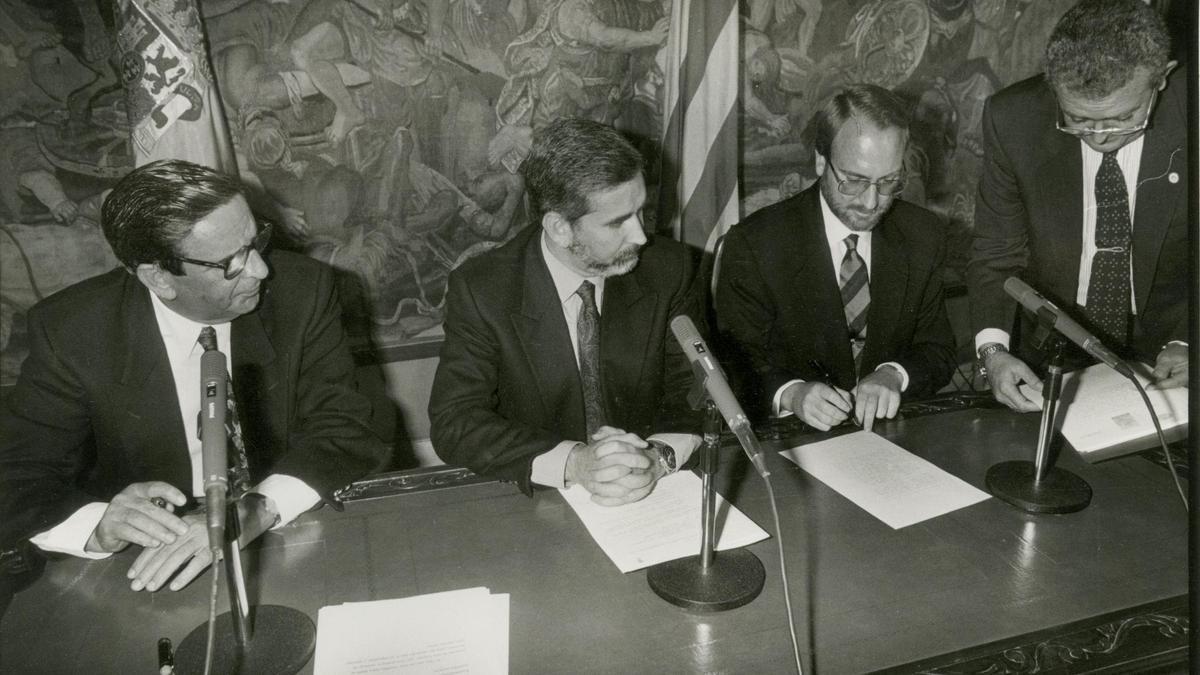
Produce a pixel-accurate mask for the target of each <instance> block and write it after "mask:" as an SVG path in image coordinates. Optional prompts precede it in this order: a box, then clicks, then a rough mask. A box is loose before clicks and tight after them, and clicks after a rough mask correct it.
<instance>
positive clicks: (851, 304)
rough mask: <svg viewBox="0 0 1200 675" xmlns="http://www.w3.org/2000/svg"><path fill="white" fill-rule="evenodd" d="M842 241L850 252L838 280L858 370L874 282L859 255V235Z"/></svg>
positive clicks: (855, 364)
mask: <svg viewBox="0 0 1200 675" xmlns="http://www.w3.org/2000/svg"><path fill="white" fill-rule="evenodd" d="M842 242H843V243H845V244H846V255H845V256H843V257H842V267H841V269H840V270H839V271H838V284H839V286H841V290H842V305H843V307H844V308H845V310H846V329H847V331H848V333H849V336H850V352H851V353H852V354H853V356H854V370H855V372H857V371H858V368H859V365H860V364H861V362H862V350H863V345H864V344H865V343H866V341H867V308H868V307H870V306H871V286H870V284H869V283H868V281H869V280H868V279H867V265H866V263H865V262H863V259H862V256H860V255H858V248H857V247H858V235H857V234H851V235H849V236H847V237H846V238H845V239H843V240H842Z"/></svg>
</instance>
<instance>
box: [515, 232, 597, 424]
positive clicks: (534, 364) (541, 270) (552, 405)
mask: <svg viewBox="0 0 1200 675" xmlns="http://www.w3.org/2000/svg"><path fill="white" fill-rule="evenodd" d="M531 229H533V232H531V235H530V237H529V241H528V242H527V244H526V246H525V252H524V256H523V259H524V270H523V277H524V284H523V289H522V294H521V306H520V308H519V310H518V312H517V313H516V314H514V315H513V317H512V321H513V328H514V330H515V332H516V335H517V338H518V340H519V341H520V343H521V348H522V349H523V350H524V352H525V359H526V367H527V369H528V372H529V373H531V374H532V376H533V381H534V384H535V385H536V387H537V393H538V396H540V397H541V400H542V410H545V411H547V418H548V423H552V422H554V421H555V420H554V418H555V417H556V416H559V415H562V416H564V419H562V420H560V421H558V424H557V425H556V426H559V427H560V428H561V429H563V430H565V431H569V432H571V433H577V434H578V436H577V437H579V438H582V437H583V435H584V430H585V429H586V426H587V425H586V424H585V422H584V415H583V390H582V388H581V386H580V384H579V366H578V364H577V363H576V362H575V350H574V348H573V347H572V345H571V335H570V333H569V332H568V331H567V323H566V321H564V320H563V314H562V309H561V307H562V303H561V302H559V299H558V292H557V291H556V290H555V289H554V281H553V280H552V279H551V278H550V271H549V270H548V269H547V268H546V262H545V260H543V259H542V250H541V231H542V230H541V228H540V227H536V228H532V227H531Z"/></svg>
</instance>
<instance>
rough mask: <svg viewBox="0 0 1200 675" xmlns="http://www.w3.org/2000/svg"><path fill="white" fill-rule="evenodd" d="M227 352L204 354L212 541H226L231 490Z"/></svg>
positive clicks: (204, 439) (203, 419)
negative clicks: (227, 427)
mask: <svg viewBox="0 0 1200 675" xmlns="http://www.w3.org/2000/svg"><path fill="white" fill-rule="evenodd" d="M226 372H227V371H226V369H225V355H224V354H222V353H221V352H220V351H218V350H216V349H209V350H206V351H205V352H204V353H203V354H202V355H201V356H200V455H201V467H202V471H203V475H204V497H205V501H206V508H207V510H208V545H209V547H210V548H212V549H213V550H214V551H217V550H220V549H221V545H222V544H223V543H224V542H225V497H226V495H227V494H228V492H229V458H228V457H227V452H228V446H227V445H226V443H227V440H226V437H225V412H226V399H227V397H228V396H229V391H228V387H229V379H228V376H227V375H226Z"/></svg>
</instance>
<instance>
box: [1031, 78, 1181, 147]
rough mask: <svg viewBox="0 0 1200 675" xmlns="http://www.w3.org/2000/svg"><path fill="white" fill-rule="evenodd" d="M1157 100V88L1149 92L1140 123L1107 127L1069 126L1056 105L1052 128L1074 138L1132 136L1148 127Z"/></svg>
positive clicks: (1060, 109)
mask: <svg viewBox="0 0 1200 675" xmlns="http://www.w3.org/2000/svg"><path fill="white" fill-rule="evenodd" d="M1157 100H1158V89H1157V88H1155V89H1154V91H1152V92H1151V93H1150V102H1149V103H1148V104H1146V116H1145V117H1143V118H1142V121H1141V123H1140V124H1137V125H1135V126H1132V127H1109V128H1107V129H1086V128H1082V127H1069V126H1067V125H1066V121H1067V120H1066V118H1065V117H1064V113H1063V109H1062V106H1061V105H1060V106H1058V115H1057V117H1056V118H1055V120H1054V128H1055V129H1058V130H1059V131H1061V132H1063V133H1064V134H1067V135H1068V136H1074V137H1075V138H1087V137H1088V136H1132V135H1134V134H1137V133H1141V132H1143V131H1145V130H1146V129H1148V128H1149V127H1150V113H1151V111H1153V110H1154V103H1155V102H1156V101H1157Z"/></svg>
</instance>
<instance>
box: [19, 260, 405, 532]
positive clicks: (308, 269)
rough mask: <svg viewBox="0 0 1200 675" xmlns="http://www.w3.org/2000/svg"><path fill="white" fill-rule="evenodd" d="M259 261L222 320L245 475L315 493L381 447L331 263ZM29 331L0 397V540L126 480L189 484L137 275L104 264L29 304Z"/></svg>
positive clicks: (382, 452)
mask: <svg viewBox="0 0 1200 675" xmlns="http://www.w3.org/2000/svg"><path fill="white" fill-rule="evenodd" d="M270 265H271V269H272V273H271V276H270V278H269V279H268V280H267V281H266V282H265V283H264V288H265V290H264V293H263V298H262V301H261V303H260V305H259V307H258V309H257V310H256V311H254V312H252V313H250V314H247V315H244V316H241V317H238V318H237V319H235V320H234V321H233V322H232V324H231V338H230V339H231V341H232V343H233V362H232V374H233V380H234V389H235V393H236V395H237V397H238V403H239V406H240V407H239V418H240V420H241V422H242V427H243V434H244V435H245V438H246V442H247V446H248V455H249V460H250V471H251V475H252V478H253V479H254V480H256V481H257V480H261V479H262V478H264V477H265V476H266V475H268V474H271V473H283V474H287V475H290V476H294V477H296V478H299V479H300V480H302V481H304V482H305V483H307V484H308V485H309V486H311V487H312V488H313V489H314V490H316V491H317V492H319V493H320V494H321V495H322V496H323V497H324V498H326V499H329V498H330V497H331V495H332V492H333V491H334V490H335V489H337V488H339V487H341V486H343V485H345V484H347V483H349V482H350V481H352V480H354V479H356V478H358V477H360V476H362V475H363V474H366V473H368V472H370V471H372V470H374V469H376V468H377V467H378V466H380V464H381V462H383V461H384V460H385V458H386V455H387V449H386V447H385V446H384V444H383V442H382V441H381V440H380V438H379V437H378V436H377V435H376V434H375V433H374V432H373V431H372V430H371V429H370V428H369V426H368V421H369V420H370V418H371V403H370V401H369V400H368V399H367V398H365V397H364V396H362V395H361V394H359V393H358V392H357V391H356V390H355V383H354V366H353V362H352V361H351V358H350V353H349V351H348V349H347V346H346V339H345V334H344V332H343V330H342V326H341V316H340V310H339V305H338V301H337V298H336V295H335V293H334V288H333V274H332V272H331V270H329V268H327V267H325V266H323V265H321V264H319V263H317V262H315V261H312V260H309V259H308V258H304V257H302V256H298V255H295V254H291V253H286V252H274V253H272V254H271V255H270ZM29 339H30V354H29V357H28V358H27V359H26V361H25V363H24V364H23V366H22V369H21V375H20V378H19V380H18V381H17V384H16V386H15V387H14V388H13V390H12V391H11V392H10V393H9V394H8V397H7V398H6V399H5V401H4V403H3V405H0V428H2V429H3V430H4V431H3V434H2V439H0V535H2V540H0V544H2V545H3V547H8V546H10V545H13V544H15V543H17V542H18V541H20V540H21V539H24V538H27V537H29V536H31V535H33V534H36V533H37V532H40V531H43V530H46V529H48V528H49V527H52V526H53V525H56V524H58V523H59V522H61V521H63V520H64V519H65V518H66V517H67V516H69V515H70V514H71V513H73V512H74V511H75V510H76V509H78V508H79V507H80V506H82V505H84V504H86V503H87V502H91V501H108V500H109V499H111V498H112V497H113V496H114V495H115V494H116V493H117V492H119V491H121V490H122V489H124V488H125V487H126V486H128V485H129V484H130V483H135V482H142V481H150V480H159V481H166V482H168V483H171V484H172V485H174V486H175V487H177V488H179V489H180V490H182V491H183V493H184V494H188V495H190V494H191V490H192V470H191V464H190V459H189V456H188V453H187V440H186V438H185V435H184V427H183V421H182V419H181V418H180V415H179V403H178V398H177V397H176V395H175V382H174V379H173V377H172V375H171V367H170V363H169V362H168V360H167V352H166V349H165V347H164V346H163V341H162V339H161V337H160V335H159V331H158V327H157V324H156V322H155V318H154V309H153V307H152V306H151V301H150V295H149V291H148V290H147V289H146V288H145V287H144V286H143V285H142V284H141V282H139V281H138V279H137V277H135V276H133V275H131V274H129V273H127V272H126V271H125V270H123V269H116V270H113V271H111V272H108V273H106V274H103V275H100V276H98V277H94V278H92V279H88V280H86V281H83V282H81V283H79V284H76V285H74V286H72V287H70V288H68V289H66V290H64V291H62V292H61V293H57V294H55V295H54V296H52V297H50V298H48V299H46V300H45V301H44V302H41V303H39V304H38V305H37V306H36V307H34V308H33V310H31V311H30V313H29ZM197 386H199V383H197ZM185 414H186V413H185Z"/></svg>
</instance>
